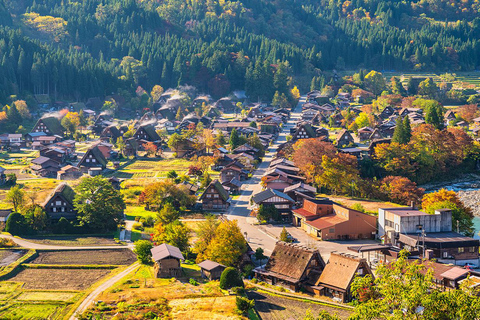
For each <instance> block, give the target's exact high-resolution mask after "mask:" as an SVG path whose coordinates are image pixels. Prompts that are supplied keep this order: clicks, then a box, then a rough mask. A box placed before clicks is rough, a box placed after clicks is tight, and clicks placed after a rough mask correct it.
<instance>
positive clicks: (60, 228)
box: [53, 217, 73, 234]
mask: <svg viewBox="0 0 480 320" xmlns="http://www.w3.org/2000/svg"><path fill="white" fill-rule="evenodd" d="M72 232H73V226H72V224H71V223H70V222H69V221H68V220H67V219H66V218H65V217H61V218H60V220H58V222H57V224H55V225H54V226H53V233H56V234H67V233H72Z"/></svg>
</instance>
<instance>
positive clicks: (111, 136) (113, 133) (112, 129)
mask: <svg viewBox="0 0 480 320" xmlns="http://www.w3.org/2000/svg"><path fill="white" fill-rule="evenodd" d="M122 136H123V134H122V133H121V132H120V130H119V129H118V128H117V127H116V126H108V127H106V128H105V129H103V131H102V133H101V134H100V139H101V140H104V141H110V140H112V141H113V142H116V141H117V139H118V138H120V137H122Z"/></svg>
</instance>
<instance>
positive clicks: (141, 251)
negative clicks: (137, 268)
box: [133, 240, 153, 264]
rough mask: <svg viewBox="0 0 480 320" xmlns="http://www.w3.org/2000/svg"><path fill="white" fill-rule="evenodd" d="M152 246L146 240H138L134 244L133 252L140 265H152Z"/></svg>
mask: <svg viewBox="0 0 480 320" xmlns="http://www.w3.org/2000/svg"><path fill="white" fill-rule="evenodd" d="M152 248H153V245H152V243H151V242H150V241H148V240H138V241H137V242H135V249H134V250H133V252H135V254H136V255H137V259H138V261H140V263H142V264H151V263H152V252H151V250H152Z"/></svg>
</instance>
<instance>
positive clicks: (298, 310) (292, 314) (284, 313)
mask: <svg viewBox="0 0 480 320" xmlns="http://www.w3.org/2000/svg"><path fill="white" fill-rule="evenodd" d="M247 295H248V298H249V299H255V308H256V309H257V311H258V313H259V314H260V316H261V317H262V319H263V320H283V319H303V318H304V317H305V315H306V312H307V310H310V311H311V313H312V314H313V315H314V316H316V315H318V312H320V310H325V311H327V312H328V313H329V314H331V315H333V314H337V315H338V316H339V317H340V319H347V318H348V317H349V315H350V311H347V310H344V309H340V308H334V307H328V306H324V305H321V304H316V303H313V302H306V301H302V300H297V299H290V298H285V297H280V296H273V295H269V294H267V293H263V292H258V291H250V292H248V293H247Z"/></svg>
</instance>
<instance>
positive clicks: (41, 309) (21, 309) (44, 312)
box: [0, 303, 67, 320]
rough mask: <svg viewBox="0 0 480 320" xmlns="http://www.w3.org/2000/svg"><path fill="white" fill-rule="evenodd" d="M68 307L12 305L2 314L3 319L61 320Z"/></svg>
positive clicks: (56, 305)
mask: <svg viewBox="0 0 480 320" xmlns="http://www.w3.org/2000/svg"><path fill="white" fill-rule="evenodd" d="M66 307H67V306H65V305H59V304H48V303H47V304H44V303H42V304H25V303H21V304H20V303H19V304H12V305H10V306H9V307H8V308H6V309H4V310H2V311H1V312H0V318H1V319H35V320H36V319H39V320H40V319H41V320H43V319H61V318H62V314H63V311H64V310H65V308H66Z"/></svg>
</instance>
